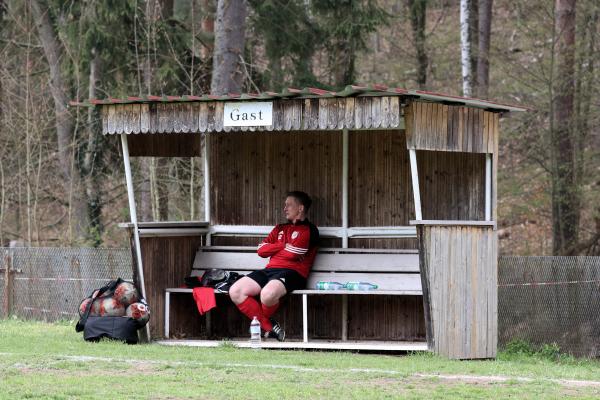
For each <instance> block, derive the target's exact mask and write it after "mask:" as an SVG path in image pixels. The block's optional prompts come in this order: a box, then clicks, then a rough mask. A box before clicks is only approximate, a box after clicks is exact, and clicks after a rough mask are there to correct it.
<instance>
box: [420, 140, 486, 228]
mask: <svg viewBox="0 0 600 400" xmlns="http://www.w3.org/2000/svg"><path fill="white" fill-rule="evenodd" d="M417 165H418V167H417V168H418V171H419V189H420V191H421V209H422V213H423V219H426V220H428V219H432V220H442V219H443V220H475V221H481V220H483V219H485V155H484V154H470V153H455V152H439V151H418V152H417ZM494 186H495V185H494Z"/></svg>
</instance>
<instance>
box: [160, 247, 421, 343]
mask: <svg viewBox="0 0 600 400" xmlns="http://www.w3.org/2000/svg"><path fill="white" fill-rule="evenodd" d="M267 262H268V260H267V259H264V258H261V257H259V256H258V255H257V254H256V247H224V246H212V247H202V248H200V249H199V250H198V252H197V253H196V257H195V259H194V265H193V267H192V271H191V275H192V276H201V275H202V274H203V273H204V271H205V270H207V269H212V268H217V269H226V270H229V271H236V272H238V273H240V274H248V273H249V272H251V271H254V270H258V269H262V268H264V267H265V265H266V264H267ZM319 281H334V282H340V283H345V282H359V281H363V282H369V283H373V284H376V285H378V288H377V289H375V290H316V289H314V288H315V287H316V283H317V282H319ZM175 293H192V289H189V288H167V289H165V337H166V338H167V339H168V338H169V318H170V312H169V309H170V301H171V294H175ZM215 293H219V292H216V291H215ZM291 294H292V295H301V296H302V320H303V321H302V328H303V329H302V331H303V335H302V336H303V342H308V311H307V309H308V296H315V295H339V296H342V310H341V318H342V340H347V331H346V329H345V327H346V326H347V319H348V299H347V296H354V295H371V296H372V295H388V296H390V295H391V296H421V295H422V294H423V293H422V290H421V278H420V275H419V255H418V252H417V251H416V250H397V249H393V250H389V249H340V248H327V249H320V250H319V253H318V255H317V257H316V259H315V263H314V265H313V268H312V271H311V274H310V276H309V278H308V280H307V289H303V290H295V291H293V292H292V293H291ZM207 318H210V313H209V314H207ZM207 321H208V320H207Z"/></svg>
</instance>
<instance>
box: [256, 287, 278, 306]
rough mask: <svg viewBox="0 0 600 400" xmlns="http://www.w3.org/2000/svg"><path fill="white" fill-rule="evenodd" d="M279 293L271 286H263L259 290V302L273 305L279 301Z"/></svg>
mask: <svg viewBox="0 0 600 400" xmlns="http://www.w3.org/2000/svg"><path fill="white" fill-rule="evenodd" d="M279 297H280V296H279V293H278V292H277V291H276V290H273V289H271V288H264V289H263V290H262V291H261V292H260V302H261V303H263V304H265V305H273V304H275V303H277V302H278V301H279Z"/></svg>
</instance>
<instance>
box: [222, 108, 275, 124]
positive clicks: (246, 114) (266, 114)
mask: <svg viewBox="0 0 600 400" xmlns="http://www.w3.org/2000/svg"><path fill="white" fill-rule="evenodd" d="M223 111H224V112H223V126H269V125H272V124H273V103H272V102H238V103H225V107H224V110H223Z"/></svg>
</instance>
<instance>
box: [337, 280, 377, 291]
mask: <svg viewBox="0 0 600 400" xmlns="http://www.w3.org/2000/svg"><path fill="white" fill-rule="evenodd" d="M377 288H378V286H377V285H374V284H372V283H369V282H346V284H345V285H344V289H346V290H375V289H377Z"/></svg>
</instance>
